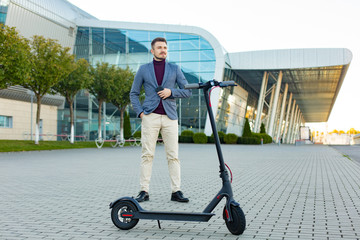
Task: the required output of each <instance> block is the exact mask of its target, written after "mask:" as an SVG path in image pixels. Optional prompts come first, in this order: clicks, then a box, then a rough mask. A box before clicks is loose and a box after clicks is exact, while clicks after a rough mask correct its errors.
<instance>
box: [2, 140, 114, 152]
mask: <svg viewBox="0 0 360 240" xmlns="http://www.w3.org/2000/svg"><path fill="white" fill-rule="evenodd" d="M103 147H111V145H110V143H109V142H105V143H104V145H103ZM71 148H96V145H95V141H91V142H75V143H74V144H71V143H70V142H69V141H40V142H39V145H36V144H35V143H34V141H30V140H29V141H27V140H0V152H21V151H39V150H54V149H71Z"/></svg>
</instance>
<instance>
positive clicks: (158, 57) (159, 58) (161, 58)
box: [154, 54, 166, 60]
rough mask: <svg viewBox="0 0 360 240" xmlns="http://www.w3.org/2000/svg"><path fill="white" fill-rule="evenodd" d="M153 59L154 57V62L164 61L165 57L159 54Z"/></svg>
mask: <svg viewBox="0 0 360 240" xmlns="http://www.w3.org/2000/svg"><path fill="white" fill-rule="evenodd" d="M154 57H155V60H164V59H166V55H165V57H161V55H160V54H159V56H156V55H154Z"/></svg>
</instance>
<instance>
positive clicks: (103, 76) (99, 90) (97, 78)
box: [89, 62, 116, 139]
mask: <svg viewBox="0 0 360 240" xmlns="http://www.w3.org/2000/svg"><path fill="white" fill-rule="evenodd" d="M115 72H116V68H115V66H113V65H112V66H110V64H109V63H99V62H98V63H97V64H96V67H95V68H91V75H92V77H93V82H92V84H91V85H90V86H89V91H90V93H91V94H92V95H94V96H95V98H96V99H97V100H98V104H99V114H98V138H99V139H100V138H102V135H101V109H102V104H103V103H104V102H106V101H109V100H110V91H111V88H113V87H114V76H115ZM104 137H105V136H104Z"/></svg>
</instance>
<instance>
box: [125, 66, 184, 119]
mask: <svg viewBox="0 0 360 240" xmlns="http://www.w3.org/2000/svg"><path fill="white" fill-rule="evenodd" d="M187 83H188V82H187V80H186V79H185V76H184V74H183V73H182V71H181V69H180V67H179V66H177V65H176V64H173V63H168V62H166V63H165V72H164V78H163V81H162V84H161V86H163V87H164V88H169V89H170V90H171V96H170V97H168V98H166V99H165V100H163V99H161V98H160V97H159V95H157V93H156V90H155V89H156V88H157V87H158V86H159V85H158V83H157V81H156V76H155V70H154V63H153V62H150V63H148V64H144V65H142V66H140V68H139V70H138V71H137V73H136V75H135V78H134V82H133V85H132V87H131V91H130V101H131V104H132V106H133V108H134V110H135V112H136V115H137V116H138V117H139V115H140V113H142V112H144V114H145V115H147V114H150V113H152V112H153V111H154V110H155V109H156V108H157V106H158V105H159V103H160V101H162V103H163V106H164V109H165V112H166V114H167V116H168V117H169V118H170V119H172V120H176V119H178V115H177V111H176V100H175V98H186V97H190V96H191V90H189V89H184V85H186V84H187ZM176 85H178V87H179V88H180V89H178V88H176ZM142 86H144V89H145V101H144V103H143V104H142V105H141V103H140V100H139V95H140V90H141V87H142Z"/></svg>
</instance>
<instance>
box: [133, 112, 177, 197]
mask: <svg viewBox="0 0 360 240" xmlns="http://www.w3.org/2000/svg"><path fill="white" fill-rule="evenodd" d="M159 131H161V136H162V139H163V141H164V144H165V151H166V158H167V161H168V168H169V175H170V180H171V190H172V192H177V191H180V182H181V179H180V161H179V159H178V151H179V144H178V121H177V120H171V119H170V118H168V116H167V115H160V114H156V113H150V114H148V115H143V117H142V121H141V144H142V155H141V160H142V161H141V173H140V187H141V191H146V192H149V185H150V179H151V172H152V165H153V159H154V154H155V147H156V142H157V138H158V135H159Z"/></svg>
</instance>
